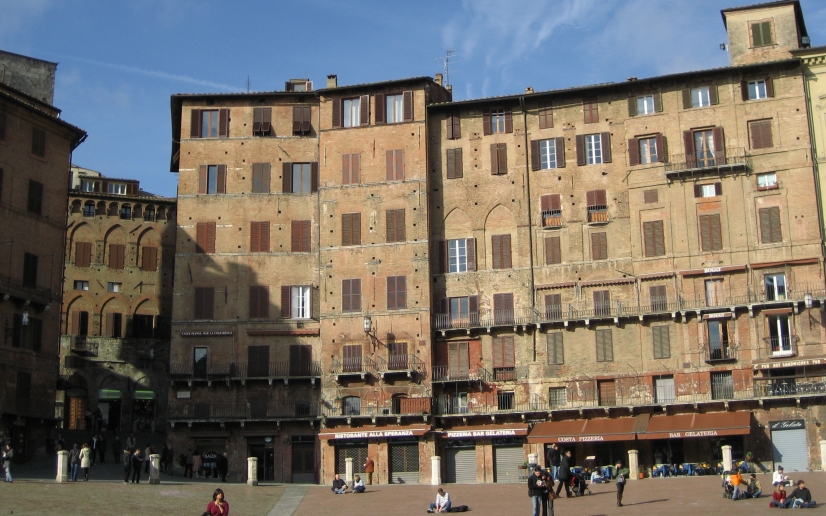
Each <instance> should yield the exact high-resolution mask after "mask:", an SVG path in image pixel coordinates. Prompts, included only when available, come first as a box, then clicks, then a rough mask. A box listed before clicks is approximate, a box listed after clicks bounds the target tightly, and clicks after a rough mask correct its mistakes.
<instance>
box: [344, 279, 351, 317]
mask: <svg viewBox="0 0 826 516" xmlns="http://www.w3.org/2000/svg"><path fill="white" fill-rule="evenodd" d="M350 281H352V280H348V279H346V280H341V310H342V311H343V312H349V311H351V310H352V309H353V308H352V299H351V298H350V297H351V295H352V289H351V285H350Z"/></svg>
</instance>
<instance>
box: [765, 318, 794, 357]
mask: <svg viewBox="0 0 826 516" xmlns="http://www.w3.org/2000/svg"><path fill="white" fill-rule="evenodd" d="M766 324H767V325H768V332H767V333H768V335H769V346H770V347H771V352H772V356H774V357H784V356H792V355H794V348H793V347H792V342H793V341H792V327H791V321H790V320H789V315H788V314H777V315H768V316H766Z"/></svg>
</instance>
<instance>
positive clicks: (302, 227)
mask: <svg viewBox="0 0 826 516" xmlns="http://www.w3.org/2000/svg"><path fill="white" fill-rule="evenodd" d="M290 229H291V231H290V250H291V251H292V252H294V253H307V252H309V251H310V238H311V235H310V221H309V220H294V221H292V223H291V225H290ZM267 240H268V242H267V243H269V238H268V239H267ZM267 251H269V248H268V249H267Z"/></svg>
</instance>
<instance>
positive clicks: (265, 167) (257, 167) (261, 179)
mask: <svg viewBox="0 0 826 516" xmlns="http://www.w3.org/2000/svg"><path fill="white" fill-rule="evenodd" d="M252 193H270V164H269V163H253V164H252Z"/></svg>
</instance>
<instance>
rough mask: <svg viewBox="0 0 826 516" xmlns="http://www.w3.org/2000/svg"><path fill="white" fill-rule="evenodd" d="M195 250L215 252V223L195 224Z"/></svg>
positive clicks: (208, 252)
mask: <svg viewBox="0 0 826 516" xmlns="http://www.w3.org/2000/svg"><path fill="white" fill-rule="evenodd" d="M195 242H196V243H195V252H196V253H207V254H211V253H214V252H215V223H214V222H198V223H197V224H196V225H195Z"/></svg>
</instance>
